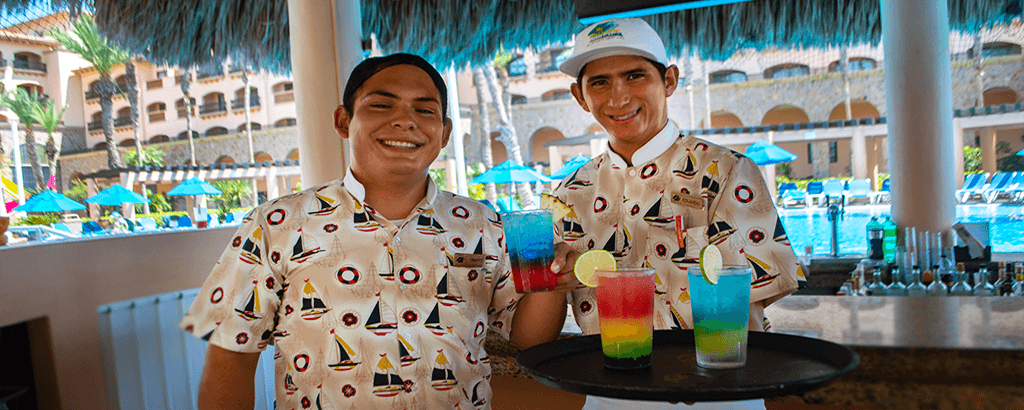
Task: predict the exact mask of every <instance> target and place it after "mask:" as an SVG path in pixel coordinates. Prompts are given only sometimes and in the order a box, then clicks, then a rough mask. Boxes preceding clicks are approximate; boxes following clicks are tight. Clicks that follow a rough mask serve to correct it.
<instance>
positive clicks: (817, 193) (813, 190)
mask: <svg viewBox="0 0 1024 410" xmlns="http://www.w3.org/2000/svg"><path fill="white" fill-rule="evenodd" d="M823 192H824V186H823V185H822V183H821V181H811V182H808V183H807V201H808V202H807V205H808V206H810V205H811V202H813V201H814V200H815V199H817V200H818V205H821V203H822V202H825V194H824V193H823Z"/></svg>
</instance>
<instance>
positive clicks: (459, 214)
mask: <svg viewBox="0 0 1024 410" xmlns="http://www.w3.org/2000/svg"><path fill="white" fill-rule="evenodd" d="M452 216H454V217H456V218H459V219H468V218H469V210H468V209H466V207H464V206H462V205H459V206H456V207H455V208H452Z"/></svg>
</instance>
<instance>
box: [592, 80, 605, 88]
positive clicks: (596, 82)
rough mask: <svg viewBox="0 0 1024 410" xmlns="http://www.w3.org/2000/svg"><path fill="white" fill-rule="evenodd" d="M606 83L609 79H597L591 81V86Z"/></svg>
mask: <svg viewBox="0 0 1024 410" xmlns="http://www.w3.org/2000/svg"><path fill="white" fill-rule="evenodd" d="M605 84H608V81H605V80H597V81H594V82H591V83H590V86H591V87H597V86H599V85H605Z"/></svg>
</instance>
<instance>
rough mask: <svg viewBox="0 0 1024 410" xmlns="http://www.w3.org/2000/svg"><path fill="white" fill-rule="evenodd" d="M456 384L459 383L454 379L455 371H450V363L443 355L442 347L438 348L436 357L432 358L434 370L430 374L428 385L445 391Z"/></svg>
mask: <svg viewBox="0 0 1024 410" xmlns="http://www.w3.org/2000/svg"><path fill="white" fill-rule="evenodd" d="M457 384H459V381H458V380H456V379H455V373H454V372H452V364H451V363H449V362H448V358H447V357H445V355H444V349H441V350H438V351H437V358H436V359H434V371H433V372H431V375H430V385H431V386H432V387H434V389H435V390H439V391H445V390H451V389H452V388H453V387H455V386H456V385H457Z"/></svg>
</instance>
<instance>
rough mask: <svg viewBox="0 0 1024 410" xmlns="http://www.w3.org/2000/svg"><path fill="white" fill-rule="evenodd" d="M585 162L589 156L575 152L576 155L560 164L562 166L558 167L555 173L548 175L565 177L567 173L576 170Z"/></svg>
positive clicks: (588, 160)
mask: <svg viewBox="0 0 1024 410" xmlns="http://www.w3.org/2000/svg"><path fill="white" fill-rule="evenodd" d="M587 162H590V157H587V156H586V155H583V154H576V156H575V157H573V158H572V159H570V160H569V162H566V163H565V164H562V167H561V168H559V169H558V171H555V173H553V174H551V175H549V176H550V177H551V179H562V178H565V177H567V176H569V174H572V173H573V172H576V170H577V169H580V167H582V166H583V164H586V163H587Z"/></svg>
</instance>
